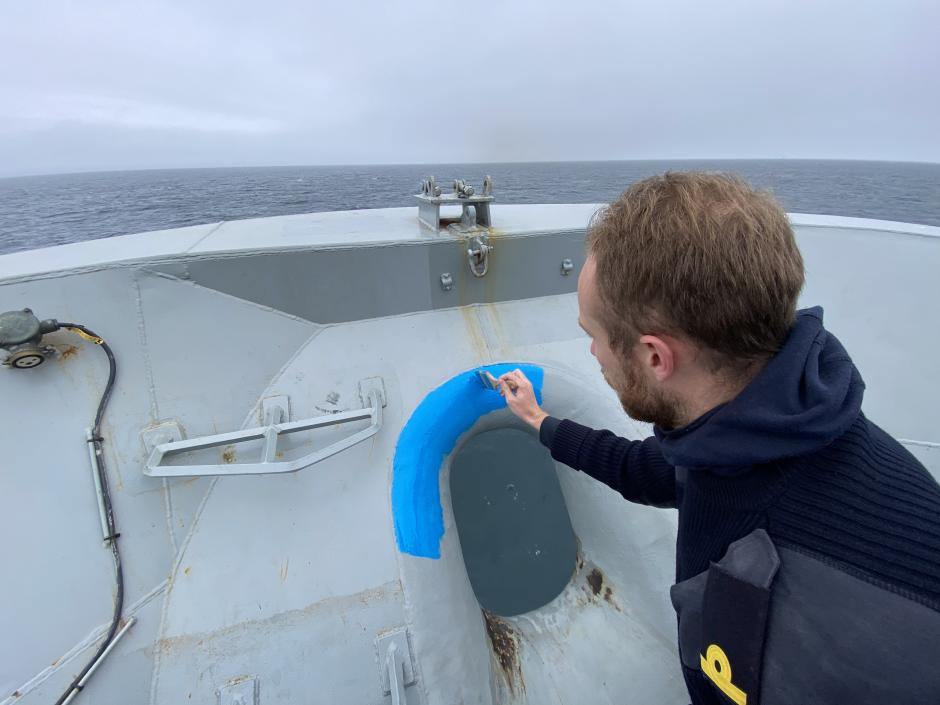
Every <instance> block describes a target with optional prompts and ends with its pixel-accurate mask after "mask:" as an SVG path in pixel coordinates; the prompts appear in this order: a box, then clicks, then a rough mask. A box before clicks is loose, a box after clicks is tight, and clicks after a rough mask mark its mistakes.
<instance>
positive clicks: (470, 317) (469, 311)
mask: <svg viewBox="0 0 940 705" xmlns="http://www.w3.org/2000/svg"><path fill="white" fill-rule="evenodd" d="M460 314H461V315H462V316H463V320H464V327H465V328H466V329H467V335H468V337H469V338H470V345H472V346H473V351H474V352H475V353H476V356H477V357H478V358H479V359H480V361H481V362H486V361H487V360H489V359H490V349H489V347H488V346H487V344H486V338H484V337H483V330H482V329H481V327H480V319H479V318H478V317H477V311H476V307H474V306H463V307H461V309H460Z"/></svg>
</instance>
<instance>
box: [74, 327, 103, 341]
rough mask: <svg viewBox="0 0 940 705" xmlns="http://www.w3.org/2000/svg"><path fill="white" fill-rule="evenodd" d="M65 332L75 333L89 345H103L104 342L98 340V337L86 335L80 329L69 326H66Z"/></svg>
mask: <svg viewBox="0 0 940 705" xmlns="http://www.w3.org/2000/svg"><path fill="white" fill-rule="evenodd" d="M65 330H68V331H72V332H73V333H75V334H76V335H80V336H81V337H82V338H84V339H85V340H87V341H88V342H89V343H94V344H95V345H101V344H102V343H104V340H102V339H101V338H99V337H98V336H96V335H88V333H86V332H85V331H83V330H81V329H80V328H72V327H71V326H68V327H66V329H65Z"/></svg>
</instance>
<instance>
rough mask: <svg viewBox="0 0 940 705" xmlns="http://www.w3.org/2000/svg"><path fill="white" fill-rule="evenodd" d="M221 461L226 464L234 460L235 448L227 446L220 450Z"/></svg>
mask: <svg viewBox="0 0 940 705" xmlns="http://www.w3.org/2000/svg"><path fill="white" fill-rule="evenodd" d="M222 462H223V463H226V464H231V463H234V462H235V448H233V447H232V446H228V447H227V448H226V449H225V450H223V451H222Z"/></svg>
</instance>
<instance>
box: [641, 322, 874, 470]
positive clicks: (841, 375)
mask: <svg viewBox="0 0 940 705" xmlns="http://www.w3.org/2000/svg"><path fill="white" fill-rule="evenodd" d="M864 390H865V383H864V382H863V381H862V377H861V375H860V374H859V372H858V370H857V369H856V367H855V365H854V364H853V363H852V359H851V358H850V357H849V354H848V353H847V352H846V351H845V348H844V347H842V343H840V342H839V341H838V340H837V339H836V337H835V336H834V335H832V334H831V333H829V332H828V331H826V329H825V328H824V327H823V310H822V308H820V307H818V306H817V307H814V308H809V309H803V310H801V311H798V312H797V317H796V323H795V324H794V326H793V328H792V329H791V331H790V334H789V336H788V337H787V339H786V342H784V344H783V347H782V348H781V349H780V351H779V352H778V353H777V354H776V355H774V357H773V358H771V359H770V361H769V362H768V363H767V365H766V366H765V367H764V369H763V370H761V372H760V374H758V376H757V377H755V378H754V380H753V381H752V382H751V383H750V384H749V385H748V386H747V387H745V388H744V389H743V390H742V391H741V393H740V394H739V395H738V396H737V397H735V398H734V399H732V400H731V401H729V402H727V403H725V404H722V405H720V406H718V407H716V408H714V409H712V410H711V411H709V412H707V413H705V414H704V415H702V416H700V417H699V418H698V419H696V420H695V421H693V422H692V423H690V424H688V425H687V426H683V427H681V428H677V429H674V430H671V431H664V430H662V429H660V428H658V427H657V428H655V429H654V432H655V434H656V437H657V438H658V439H659V441H660V447H661V448H662V453H663V455H664V456H665V458H666V460H668V461H669V462H670V463H671V464H672V465H675V466H679V467H686V468H690V469H691V468H710V469H712V470H718V471H721V470H724V471H725V472H727V473H735V474H736V472H740V471H741V470H742V469H743V468H745V467H747V466H751V465H759V464H762V463H768V462H771V461H774V460H780V459H782V458H792V457H795V456H799V455H806V454H808V453H812V452H814V451H817V450H819V449H820V448H823V447H824V446H826V445H828V444H829V443H831V442H832V441H834V440H835V439H836V438H838V437H839V436H841V435H842V434H843V433H845V432H846V431H847V430H848V428H849V426H851V425H852V424H853V423H854V422H855V420H856V419H857V418H858V415H859V413H860V412H861V408H862V395H863V393H864Z"/></svg>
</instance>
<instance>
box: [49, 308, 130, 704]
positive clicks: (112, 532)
mask: <svg viewBox="0 0 940 705" xmlns="http://www.w3.org/2000/svg"><path fill="white" fill-rule="evenodd" d="M59 327H60V328H76V329H78V330H80V331H82V332H83V333H85V334H86V335H89V336H91V337H92V338H97V340H100V341H101V343H100V345H101V348H102V349H103V350H104V352H105V354H106V355H107V356H108V383H107V384H106V385H105V387H104V393H103V394H102V395H101V401H100V402H98V413H96V414H95V427H94V428H93V429H92V431H91V440H90V441H89V443H94V444H95V455H96V456H97V457H98V465H97V472H98V479H99V480H100V482H101V496H102V501H103V503H104V509H105V519H106V523H107V528H108V536H107V537H106V539H105V540H106V541H107V542H108V543H109V544H110V546H111V553H112V555H113V556H114V580H115V582H116V583H117V589H116V590H115V594H114V615H113V616H112V617H111V628H110V629H108V633H107V636H105V638H104V641H103V642H101V645H100V646H99V647H98V650H97V651H96V652H95V655H94V656H92V658H91V660H90V661H89V662H88V664H87V665H86V666H85V667H84V668H83V669H82V670H81V671H80V672H79V674H78V675H77V676H75V679H74V680H73V681H72V683H71V684H70V685H69V687H68V688H67V689H66V691H65V692H64V693H63V694H62V695H61V697H59V699H58V700H56V703H55V705H62V703H64V702H65V700H66V698H68V697H69V695H71V694H72V691H74V690H82V687H83V686H80V685H79V682H81V680H82V678H84V677H85V674H86V673H88V671H89V670H91V667H92V666H93V665H94V664H95V661H97V660H98V658H99V657H100V656H101V654H102V653H104V650H105V649H107V648H108V644H110V643H111V640H112V639H114V635H115V634H116V633H117V630H118V627H119V626H120V623H121V612H122V611H123V610H124V569H123V568H122V566H121V553H120V551H119V550H118V543H117V539H118V536H120V534H119V533H118V532H117V529H116V528H115V521H114V507H113V506H112V504H111V491H110V489H109V488H108V474H107V472H105V467H104V454H103V453H102V452H101V441H102V438H101V419H102V418H103V417H104V411H105V408H106V407H107V406H108V401H109V400H110V399H111V391H112V390H113V388H114V379H115V377H116V376H117V362H116V361H115V359H114V353H113V352H112V351H111V347H110V346H109V345H108V344H107V343H106V342H105V341H104V340H103V339H102V338H100V337H99V336H97V335H95V334H94V333H93V332H92V331H90V330H89V329H88V328H86V327H85V326H82V325H79V324H77V323H61V322H60V323H59ZM96 342H97V341H96Z"/></svg>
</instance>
